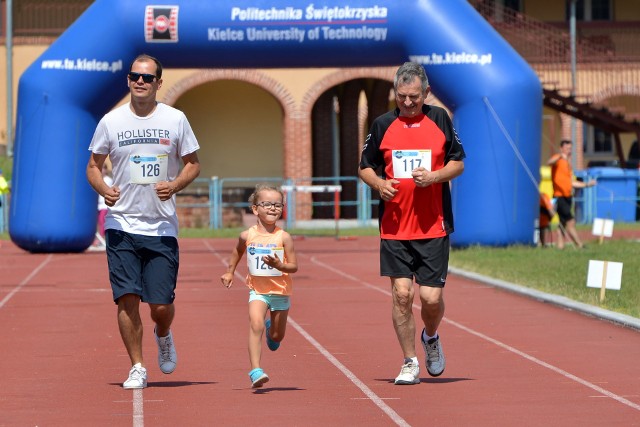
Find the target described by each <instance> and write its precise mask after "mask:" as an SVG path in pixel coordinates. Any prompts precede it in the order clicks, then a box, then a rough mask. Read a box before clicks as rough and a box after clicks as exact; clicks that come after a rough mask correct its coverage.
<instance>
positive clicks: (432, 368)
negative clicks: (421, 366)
mask: <svg viewBox="0 0 640 427" xmlns="http://www.w3.org/2000/svg"><path fill="white" fill-rule="evenodd" d="M420 341H422V347H423V348H424V352H425V355H426V357H425V362H426V365H427V372H429V375H431V376H432V377H437V376H440V375H441V374H442V373H443V372H444V366H445V359H444V353H443V352H442V345H441V344H440V336H437V337H435V338H431V339H430V340H429V341H428V342H424V335H422V334H420Z"/></svg>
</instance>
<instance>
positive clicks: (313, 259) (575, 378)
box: [311, 256, 640, 411]
mask: <svg viewBox="0 0 640 427" xmlns="http://www.w3.org/2000/svg"><path fill="white" fill-rule="evenodd" d="M311 262H313V263H314V264H317V265H319V266H321V267H323V268H325V269H327V270H331V271H333V272H334V273H336V274H338V275H340V276H342V277H344V278H347V279H349V280H355V281H358V282H360V279H358V278H357V277H355V276H352V275H351V274H348V273H345V272H344V271H342V270H339V269H337V268H335V267H333V266H331V265H329V264H326V263H324V262H322V261H320V260H318V259H317V258H316V257H315V256H313V257H311ZM361 283H362V285H363V286H366V287H368V288H372V289H375V290H376V291H378V292H381V293H383V294H385V295H388V296H389V297H390V296H391V292H390V291H386V290H384V289H381V288H379V287H377V286H374V285H372V284H370V283H366V282H361ZM413 306H414V308H416V309H418V310H420V306H418V305H417V304H413ZM443 320H444V321H445V322H447V323H450V324H451V325H453V326H455V327H456V328H459V329H462V330H463V331H465V332H467V333H470V334H472V335H475V336H476V337H478V338H481V339H483V340H485V341H489V342H490V343H492V344H495V345H497V346H498V347H501V348H503V349H505V350H507V351H510V352H512V353H514V354H517V355H518V356H520V357H523V358H525V359H527V360H529V361H531V362H533V363H536V364H538V365H540V366H542V367H544V368H547V369H549V370H551V371H553V372H555V373H557V374H560V375H562V376H563V377H565V378H567V379H570V380H572V381H575V382H577V383H579V384H582V385H583V386H585V387H588V388H590V389H592V390H595V391H597V392H598V393H601V394H603V395H604V396H607V397H609V398H611V399H613V400H615V401H617V402H620V403H622V404H623V405H626V406H629V407H630V408H633V409H635V410H638V411H640V405H638V404H637V403H634V402H631V401H630V400H627V399H625V398H624V397H622V396H619V395H617V394H615V393H612V392H610V391H608V390H606V389H604V388H602V387H599V386H597V385H595V384H593V383H591V382H589V381H587V380H585V379H582V378H580V377H578V376H576V375H573V374H571V373H569V372H567V371H565V370H563V369H560V368H558V367H556V366H553V365H551V364H549V363H547V362H544V361H542V360H540V359H538V358H536V357H533V356H531V355H530V354H527V353H525V352H523V351H520V350H518V349H516V348H514V347H511V346H510V345H507V344H505V343H503V342H501V341H498V340H496V339H493V338H491V337H489V336H487V335H484V334H482V333H480V332H478V331H475V330H473V329H471V328H468V327H466V326H464V325H462V324H460V323H458V322H456V321H453V320H451V319H448V318H446V317H445V318H444V319H443Z"/></svg>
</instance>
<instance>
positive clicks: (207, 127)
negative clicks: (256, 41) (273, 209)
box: [175, 80, 284, 178]
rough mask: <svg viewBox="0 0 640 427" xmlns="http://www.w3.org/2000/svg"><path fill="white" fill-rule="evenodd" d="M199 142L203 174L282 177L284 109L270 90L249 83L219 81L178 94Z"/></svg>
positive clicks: (203, 175) (208, 175)
mask: <svg viewBox="0 0 640 427" xmlns="http://www.w3.org/2000/svg"><path fill="white" fill-rule="evenodd" d="M175 107H176V108H178V109H180V110H182V111H184V113H185V114H186V115H187V117H188V118H189V122H190V123H191V127H192V128H193V131H194V133H195V134H196V137H197V138H198V141H199V143H200V147H201V148H200V151H199V152H198V157H199V158H200V162H201V164H202V171H201V174H200V176H201V177H212V176H219V177H225V178H227V177H280V176H282V174H283V170H284V166H283V161H284V159H283V144H282V139H283V130H282V125H283V112H282V107H281V106H280V105H279V103H278V101H277V100H276V99H275V98H274V97H273V96H272V95H271V94H269V93H268V92H266V91H265V90H263V89H261V88H257V87H256V86H253V85H250V84H248V83H243V82H238V81H230V80H218V81H215V82H209V83H205V84H203V85H200V86H197V87H195V88H193V89H192V90H190V91H188V92H186V93H185V94H184V95H182V96H181V97H180V98H179V99H178V102H176V104H175Z"/></svg>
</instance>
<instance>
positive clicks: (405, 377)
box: [395, 359, 420, 385]
mask: <svg viewBox="0 0 640 427" xmlns="http://www.w3.org/2000/svg"><path fill="white" fill-rule="evenodd" d="M419 383H420V366H419V365H418V364H417V363H415V362H414V361H413V360H411V359H404V365H402V369H400V375H398V376H397V377H396V380H395V384H398V385H405V384H419Z"/></svg>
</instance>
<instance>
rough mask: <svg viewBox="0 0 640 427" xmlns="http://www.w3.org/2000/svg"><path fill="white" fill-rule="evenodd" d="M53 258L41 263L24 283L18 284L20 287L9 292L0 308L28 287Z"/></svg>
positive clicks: (1, 302) (51, 256) (50, 256)
mask: <svg viewBox="0 0 640 427" xmlns="http://www.w3.org/2000/svg"><path fill="white" fill-rule="evenodd" d="M51 258H53V255H52V254H49V255H48V256H47V257H46V258H45V259H44V261H42V262H41V263H40V265H39V266H37V267H36V268H35V269H34V270H33V271H32V272H31V274H29V275H28V276H27V277H26V278H25V279H24V280H23V281H22V282H20V283H19V284H18V286H16V287H15V288H13V289H12V290H11V292H9V293H8V294H7V295H6V296H5V297H4V298H3V299H2V301H0V308H2V307H4V305H5V304H6V303H7V301H9V300H10V299H11V297H13V296H14V295H15V294H16V293H17V292H18V291H20V289H22V287H23V286H24V285H26V284H27V283H29V281H30V280H31V279H33V277H34V276H35V275H36V274H38V272H40V270H42V269H43V268H44V267H45V266H46V265H47V264H49V261H51Z"/></svg>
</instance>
